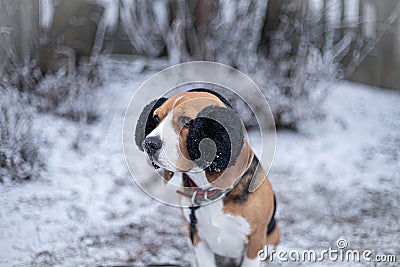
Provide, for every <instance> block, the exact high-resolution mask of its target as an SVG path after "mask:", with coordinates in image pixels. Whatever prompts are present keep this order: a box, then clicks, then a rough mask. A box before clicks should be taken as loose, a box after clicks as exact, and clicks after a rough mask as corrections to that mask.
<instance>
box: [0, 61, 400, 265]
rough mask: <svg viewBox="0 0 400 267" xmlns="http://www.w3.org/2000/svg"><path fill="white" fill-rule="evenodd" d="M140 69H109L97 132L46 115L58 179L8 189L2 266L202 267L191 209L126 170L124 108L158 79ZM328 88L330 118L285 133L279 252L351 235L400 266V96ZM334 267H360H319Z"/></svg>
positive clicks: (2, 203) (0, 215) (42, 122)
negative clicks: (191, 230) (188, 224)
mask: <svg viewBox="0 0 400 267" xmlns="http://www.w3.org/2000/svg"><path fill="white" fill-rule="evenodd" d="M141 70H142V68H141V65H140V64H136V65H135V64H128V63H122V62H119V63H118V64H117V63H114V64H112V65H110V66H107V68H106V69H105V70H103V72H104V73H103V75H105V77H106V80H105V82H104V84H103V85H102V87H101V88H100V89H99V92H100V97H99V99H98V105H99V109H100V110H101V112H102V117H101V119H100V121H98V122H97V123H95V124H93V125H90V126H86V125H85V126H82V125H79V124H78V123H73V122H70V121H67V120H64V119H60V118H59V117H55V116H52V115H44V114H40V115H39V114H38V115H37V116H36V117H35V118H36V119H35V126H36V128H37V129H39V130H40V131H41V133H42V135H43V137H45V138H46V139H47V142H46V144H45V147H44V148H43V149H44V150H45V152H46V156H47V157H48V160H47V170H46V171H45V172H44V174H43V176H44V177H43V179H41V180H38V181H33V182H28V183H25V184H18V185H11V184H5V185H1V186H0V196H1V199H0V265H1V266H11V265H14V266H31V265H33V266H35V265H37V266H45V265H62V266H77V265H81V266H82V265H84V266H93V265H119V266H121V265H122V266H124V265H134V266H143V265H145V264H150V263H157V264H160V263H169V264H171V263H176V264H185V263H188V262H190V261H191V259H192V258H193V253H192V250H191V248H190V246H189V242H188V239H187V238H186V228H185V226H184V221H183V219H182V217H181V212H180V210H179V209H178V208H174V207H170V206H166V205H163V204H160V203H158V202H157V201H156V200H153V199H151V198H150V197H148V196H147V195H146V194H145V193H143V192H142V191H141V190H140V189H139V188H138V186H137V185H136V184H135V183H134V181H133V179H132V178H131V177H130V175H129V172H128V169H127V167H126V165H125V162H124V157H123V153H122V141H121V132H122V122H123V116H124V112H125V108H126V107H127V105H128V102H129V100H130V98H131V96H132V94H133V93H134V92H135V90H136V89H137V88H138V87H139V86H140V84H141V83H142V82H143V81H144V80H145V79H146V78H148V77H150V76H151V74H152V73H153V72H151V71H144V72H140V73H139V71H141ZM329 91H330V92H329V95H328V97H327V99H326V101H325V103H324V104H323V106H324V109H325V112H326V118H325V119H324V120H323V121H321V122H306V123H304V124H302V125H301V128H302V131H301V133H294V132H288V131H287V132H286V131H282V132H278V135H277V151H276V155H275V161H274V164H273V166H272V169H271V172H270V175H269V177H270V180H271V182H272V184H273V187H274V190H275V192H276V195H277V199H278V211H277V218H278V223H279V225H280V227H281V231H282V240H281V244H280V246H279V247H278V249H283V250H287V251H290V250H293V249H296V250H300V251H301V250H303V249H315V250H317V251H321V250H323V249H327V248H328V247H332V248H333V249H335V248H336V241H337V240H338V239H339V238H344V239H346V241H347V242H348V248H349V249H359V250H365V249H370V250H372V251H373V252H374V254H394V255H397V258H398V261H400V212H399V207H400V149H399V147H400V109H399V108H398V107H399V105H398V103H399V102H400V93H399V92H394V91H387V90H383V89H376V88H370V87H368V86H364V85H360V84H355V83H350V82H340V83H336V84H333V85H332V86H331V87H330V89H329ZM143 104H146V103H143ZM251 136H253V135H252V134H251V133H250V137H251ZM76 140H79V145H78V148H77V149H74V148H73V144H74V143H76ZM251 141H252V143H253V144H254V145H257V140H255V139H253V140H251ZM143 168H145V167H143ZM278 264H281V263H279V262H276V261H274V262H273V263H272V265H278ZM294 264H295V263H294V262H289V263H286V265H287V266H292V265H294ZM297 264H299V263H297ZM308 264H309V263H303V265H308ZM323 264H334V265H338V266H353V265H354V264H353V263H340V262H332V261H331V262H329V261H326V262H322V263H321V262H319V263H316V264H315V266H319V265H323ZM364 264H365V263H362V264H360V266H363V265H364ZM370 265H371V266H373V265H374V264H372V263H370ZM385 266H390V264H386V265H385Z"/></svg>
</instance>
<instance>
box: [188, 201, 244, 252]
mask: <svg viewBox="0 0 400 267" xmlns="http://www.w3.org/2000/svg"><path fill="white" fill-rule="evenodd" d="M222 207H223V202H222V200H218V201H216V202H214V203H212V204H210V205H205V206H201V207H200V208H199V209H197V210H196V211H195V212H196V218H197V225H196V227H197V231H198V235H199V237H200V238H201V240H202V241H204V242H205V243H206V244H207V245H208V246H209V248H210V249H211V250H212V251H213V252H214V253H216V254H219V255H221V256H225V257H233V258H236V257H241V256H242V255H243V252H244V250H245V247H246V246H245V245H246V244H247V242H248V240H247V235H248V234H249V233H250V230H251V229H250V224H249V223H248V222H247V221H246V220H245V219H244V218H242V217H239V216H233V215H230V214H225V213H223V212H222ZM189 214H190V210H189V209H185V217H186V219H187V220H188V221H189V222H190V220H189Z"/></svg>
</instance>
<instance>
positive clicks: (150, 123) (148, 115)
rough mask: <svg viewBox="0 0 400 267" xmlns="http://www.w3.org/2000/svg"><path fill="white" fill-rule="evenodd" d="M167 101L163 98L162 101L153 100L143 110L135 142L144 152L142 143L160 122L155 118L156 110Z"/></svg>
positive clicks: (137, 126) (137, 124) (137, 125)
mask: <svg viewBox="0 0 400 267" xmlns="http://www.w3.org/2000/svg"><path fill="white" fill-rule="evenodd" d="M167 99H168V98H165V97H161V98H160V99H156V100H153V101H151V102H150V103H149V104H148V105H147V106H145V107H144V109H143V110H142V113H141V114H140V116H139V120H138V122H137V123H136V130H135V142H136V145H137V146H138V147H139V149H140V150H142V151H143V147H142V143H143V141H144V139H145V138H146V136H147V135H148V134H149V133H151V132H152V131H153V130H154V129H155V128H156V127H157V124H158V122H157V121H156V120H155V119H154V117H153V112H154V110H156V109H157V108H158V107H160V106H161V105H162V104H164V102H165V101H167Z"/></svg>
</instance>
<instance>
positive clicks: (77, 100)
mask: <svg viewBox="0 0 400 267" xmlns="http://www.w3.org/2000/svg"><path fill="white" fill-rule="evenodd" d="M93 75H94V76H93ZM99 82H100V81H99V79H98V76H97V74H90V73H87V72H84V73H79V74H72V75H69V74H68V73H66V72H65V70H64V69H61V70H59V71H58V72H57V73H55V74H52V75H47V76H45V77H44V78H43V79H42V80H41V82H40V83H39V84H38V85H37V86H36V88H35V90H34V91H33V93H32V94H31V96H30V99H31V100H30V101H31V103H32V104H33V105H34V106H36V107H37V108H38V110H39V111H40V112H50V113H53V114H55V115H58V116H62V117H65V118H67V119H70V120H72V121H80V122H84V123H87V124H91V123H93V122H94V121H96V120H97V119H98V117H99V111H98V107H97V105H96V104H97V101H96V96H97V95H96V88H95V86H97V85H98V84H99Z"/></svg>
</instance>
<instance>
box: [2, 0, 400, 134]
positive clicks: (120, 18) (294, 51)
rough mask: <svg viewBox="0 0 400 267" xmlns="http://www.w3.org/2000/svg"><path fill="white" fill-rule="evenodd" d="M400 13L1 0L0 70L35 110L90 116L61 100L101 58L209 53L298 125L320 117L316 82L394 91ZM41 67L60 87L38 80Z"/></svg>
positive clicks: (156, 60)
mask: <svg viewBox="0 0 400 267" xmlns="http://www.w3.org/2000/svg"><path fill="white" fill-rule="evenodd" d="M399 12H400V7H399V1H397V0H386V1H371V0H365V1H359V0H348V1H340V0H302V1H290V0H285V1H279V0H270V1H265V0H249V1H230V0H220V1H211V0H189V1H177V0H169V1H163V0H154V1H131V0H96V1H94V0H91V1H79V0H69V1H63V0H33V1H31V0H19V1H13V0H2V1H1V2H0V14H1V16H0V26H1V32H0V47H1V49H0V58H1V62H2V63H1V66H0V71H1V73H3V74H5V75H2V83H3V84H9V85H11V86H12V87H16V88H18V89H19V90H20V91H24V92H30V93H32V94H33V95H34V98H35V101H33V100H30V102H35V105H36V106H37V107H38V108H39V109H40V110H44V111H46V110H53V111H55V112H56V113H58V114H61V115H67V116H69V117H71V118H72V119H74V120H80V117H82V116H84V117H85V120H86V119H87V120H88V121H91V120H93V119H94V118H95V117H96V114H95V112H93V111H92V110H82V108H78V107H68V106H65V105H64V103H63V102H64V101H65V100H66V99H68V101H70V102H71V99H72V100H73V99H75V101H78V100H77V99H76V98H77V97H76V96H72V95H71V90H69V89H68V87H71V86H72V85H74V86H75V87H77V86H78V87H81V86H82V85H79V84H71V78H73V79H75V80H76V79H79V80H80V83H81V84H82V83H84V84H88V85H89V87H90V85H91V84H97V83H99V82H101V77H100V76H99V75H96V66H97V65H98V58H99V56H105V55H106V56H111V57H115V58H118V56H119V58H123V59H125V60H128V61H137V62H138V63H139V64H141V66H142V68H143V69H145V68H152V69H162V68H164V67H167V66H170V65H173V64H177V63H180V62H187V61H192V60H208V61H216V62H221V63H224V64H228V65H230V66H233V67H235V68H238V69H239V70H241V71H243V72H244V73H246V74H247V75H249V76H250V77H251V78H253V79H254V80H255V81H256V83H257V84H258V85H259V86H260V87H261V89H262V91H263V92H264V94H265V95H266V97H267V98H268V99H270V100H271V101H270V105H271V108H272V110H273V113H274V115H275V119H276V122H277V126H278V128H279V127H284V128H291V129H296V128H297V127H296V121H298V120H301V119H304V118H317V117H318V116H320V110H319V109H318V106H319V103H321V101H322V99H323V98H324V96H325V93H326V92H325V91H324V88H326V86H327V85H328V84H330V83H332V82H333V81H336V80H338V79H350V80H354V81H359V82H363V83H367V84H370V85H374V86H379V87H386V88H392V89H400V37H399V36H400V34H399V33H400V22H399V20H398V15H399ZM60 70H62V72H60ZM49 72H50V73H53V72H58V73H59V75H61V76H64V77H67V78H68V80H67V81H66V83H65V86H60V87H58V86H57V87H58V88H52V89H48V88H51V86H50V87H47V89H44V87H43V86H40V85H38V84H39V82H40V81H41V80H43V79H46V74H47V73H49ZM50 83H51V82H50ZM4 86H6V85H4ZM74 86H73V87H74ZM53 89H54V90H53ZM75 91H76V92H75V93H76V95H86V94H88V92H83V91H84V89H82V90H80V89H78V88H76V89H75ZM66 95H68V96H69V97H66ZM70 102H69V103H68V104H67V105H70ZM305 107H308V108H305ZM89 109H90V108H89Z"/></svg>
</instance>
